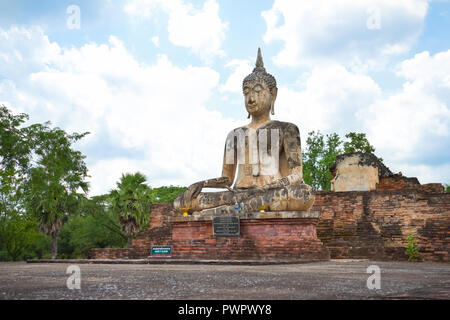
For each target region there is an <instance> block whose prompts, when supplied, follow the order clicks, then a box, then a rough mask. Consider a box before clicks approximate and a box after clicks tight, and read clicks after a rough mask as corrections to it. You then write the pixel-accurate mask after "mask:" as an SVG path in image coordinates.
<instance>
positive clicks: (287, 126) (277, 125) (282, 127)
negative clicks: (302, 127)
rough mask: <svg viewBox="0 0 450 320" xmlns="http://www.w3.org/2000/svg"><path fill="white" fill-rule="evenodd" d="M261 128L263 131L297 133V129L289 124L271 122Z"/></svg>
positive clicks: (276, 121)
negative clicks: (272, 130)
mask: <svg viewBox="0 0 450 320" xmlns="http://www.w3.org/2000/svg"><path fill="white" fill-rule="evenodd" d="M262 128H264V129H280V130H282V131H299V130H298V127H297V126H296V125H295V124H293V123H291V122H284V121H278V120H272V121H270V122H269V123H267V124H266V125H264V126H263V127H262Z"/></svg>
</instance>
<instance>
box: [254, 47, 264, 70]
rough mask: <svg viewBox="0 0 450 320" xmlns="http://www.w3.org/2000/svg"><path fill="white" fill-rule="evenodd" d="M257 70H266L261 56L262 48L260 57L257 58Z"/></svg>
mask: <svg viewBox="0 0 450 320" xmlns="http://www.w3.org/2000/svg"><path fill="white" fill-rule="evenodd" d="M255 66H256V68H262V69H264V62H263V59H262V55H261V48H259V47H258V57H257V58H256V64H255Z"/></svg>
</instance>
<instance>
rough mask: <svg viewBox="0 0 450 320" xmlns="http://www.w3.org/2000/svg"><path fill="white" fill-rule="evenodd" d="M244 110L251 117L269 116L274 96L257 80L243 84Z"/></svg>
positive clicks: (262, 82)
mask: <svg viewBox="0 0 450 320" xmlns="http://www.w3.org/2000/svg"><path fill="white" fill-rule="evenodd" d="M243 89H244V97H245V108H246V109H247V112H248V113H249V114H251V115H252V116H259V115H261V114H266V113H267V114H269V113H270V107H271V105H272V101H275V98H276V95H275V94H272V93H271V92H270V89H269V87H268V86H267V85H266V84H265V83H264V81H260V80H258V79H256V80H252V81H248V82H246V83H245V84H244V88H243Z"/></svg>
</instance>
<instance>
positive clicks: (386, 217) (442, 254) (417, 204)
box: [313, 189, 450, 261]
mask: <svg viewBox="0 0 450 320" xmlns="http://www.w3.org/2000/svg"><path fill="white" fill-rule="evenodd" d="M313 210H320V211H321V217H320V220H319V223H318V225H317V235H318V237H319V239H321V240H322V241H323V243H324V244H325V245H326V246H327V247H328V249H329V250H330V253H331V257H332V258H372V259H389V260H406V259H407V256H406V254H405V248H406V245H407V240H406V237H407V235H408V233H413V234H414V235H415V236H416V239H417V242H418V247H419V251H420V253H421V256H422V258H423V260H425V261H449V260H448V251H449V249H450V194H448V193H446V194H444V193H428V192H424V191H423V190H422V189H416V190H386V191H382V190H379V191H368V192H331V191H318V192H316V201H315V203H314V206H313Z"/></svg>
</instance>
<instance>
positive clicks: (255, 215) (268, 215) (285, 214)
mask: <svg viewBox="0 0 450 320" xmlns="http://www.w3.org/2000/svg"><path fill="white" fill-rule="evenodd" d="M218 216H222V214H221V213H218V214H193V215H189V216H181V217H180V216H174V217H170V218H169V222H187V221H210V220H212V219H213V218H214V217H218ZM233 216H235V217H238V218H239V219H241V220H259V219H295V218H297V219H301V218H312V219H318V218H319V217H320V212H319V211H270V212H248V213H238V214H233Z"/></svg>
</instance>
